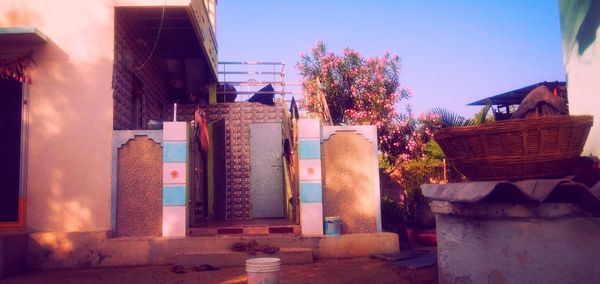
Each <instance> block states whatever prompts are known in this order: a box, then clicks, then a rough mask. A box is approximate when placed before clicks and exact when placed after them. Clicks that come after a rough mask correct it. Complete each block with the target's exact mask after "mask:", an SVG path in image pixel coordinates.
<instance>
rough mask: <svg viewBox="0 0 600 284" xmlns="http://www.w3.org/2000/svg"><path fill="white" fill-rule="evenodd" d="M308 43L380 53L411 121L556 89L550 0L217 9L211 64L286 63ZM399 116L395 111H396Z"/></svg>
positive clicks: (349, 1) (287, 3) (289, 3)
mask: <svg viewBox="0 0 600 284" xmlns="http://www.w3.org/2000/svg"><path fill="white" fill-rule="evenodd" d="M317 40H322V41H323V42H325V44H326V45H327V46H328V49H329V50H331V51H333V52H335V53H338V54H339V53H341V51H342V49H343V48H344V47H350V48H353V49H355V50H358V51H359V52H361V53H362V54H363V55H364V56H381V55H382V54H383V53H384V51H386V50H388V51H390V52H392V53H395V54H398V55H399V56H400V58H401V60H402V65H401V77H400V81H401V87H403V88H408V89H410V90H412V94H413V95H412V97H411V98H410V99H409V100H408V101H403V102H402V105H405V104H406V103H410V104H411V105H412V108H413V110H414V111H415V113H420V112H424V111H427V110H429V109H431V108H433V107H443V108H446V109H448V110H451V111H454V112H456V113H459V114H461V115H463V116H465V117H470V116H471V115H472V114H473V113H475V112H477V111H478V110H479V109H480V107H476V106H466V104H468V103H470V102H473V101H476V100H479V99H482V98H486V97H489V96H493V95H496V94H500V93H503V92H507V91H511V90H514V89H518V88H521V87H525V86H528V85H531V84H534V83H538V82H542V81H557V80H558V81H564V80H565V73H564V67H563V57H562V49H561V48H562V47H561V35H560V24H559V17H558V1H557V0H495V1H492V0H485V1H479V0H453V1H443V0H438V1H434V0H423V1H407V0H390V1H384V0H380V1H364V0H362V1H354V0H337V1H334V0H320V1H317V0H303V1H299V0H219V1H218V6H217V42H218V54H219V61H278V62H284V63H286V73H287V80H286V81H288V82H294V81H295V82H299V81H300V80H301V77H300V76H299V75H298V74H297V71H296V70H294V69H293V68H292V66H293V65H294V64H296V63H297V62H298V60H299V54H300V53H301V52H308V51H309V50H310V49H311V48H312V47H313V46H314V45H315V42H316V41H317ZM399 107H400V108H403V106H399Z"/></svg>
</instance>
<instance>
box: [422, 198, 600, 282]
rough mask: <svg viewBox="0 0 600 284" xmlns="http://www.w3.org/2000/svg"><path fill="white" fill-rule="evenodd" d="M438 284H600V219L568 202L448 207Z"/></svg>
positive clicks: (440, 225)
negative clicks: (599, 236) (589, 215)
mask: <svg viewBox="0 0 600 284" xmlns="http://www.w3.org/2000/svg"><path fill="white" fill-rule="evenodd" d="M432 209H433V211H434V212H435V213H436V224H437V242H438V269H439V273H438V275H439V282H440V283H599V282H600V274H598V271H600V239H598V235H600V219H599V218H598V217H588V215H586V213H585V212H584V213H582V210H581V209H580V208H579V207H577V206H576V205H574V204H570V203H541V204H535V203H533V204H518V203H517V204H514V203H479V204H467V203H452V204H449V203H445V202H441V203H440V202H436V203H434V204H433V206H432Z"/></svg>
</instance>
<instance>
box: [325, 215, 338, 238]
mask: <svg viewBox="0 0 600 284" xmlns="http://www.w3.org/2000/svg"><path fill="white" fill-rule="evenodd" d="M341 224H342V220H341V218H340V217H338V216H332V217H325V235H332V236H339V235H340V233H341V228H340V226H341Z"/></svg>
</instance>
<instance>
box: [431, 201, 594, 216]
mask: <svg viewBox="0 0 600 284" xmlns="http://www.w3.org/2000/svg"><path fill="white" fill-rule="evenodd" d="M430 207H431V210H432V211H433V213H435V214H443V215H460V216H471V217H491V218H559V217H564V216H581V215H586V214H585V211H584V210H583V209H582V208H581V207H579V206H577V205H576V204H572V203H533V204H527V203H476V204H473V203H451V202H445V201H432V202H431V203H430Z"/></svg>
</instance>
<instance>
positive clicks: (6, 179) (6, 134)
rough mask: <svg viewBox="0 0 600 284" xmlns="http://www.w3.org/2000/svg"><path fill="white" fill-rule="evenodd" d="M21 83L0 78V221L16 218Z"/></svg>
mask: <svg viewBox="0 0 600 284" xmlns="http://www.w3.org/2000/svg"><path fill="white" fill-rule="evenodd" d="M22 88H23V86H22V84H21V83H20V82H19V81H16V80H12V79H0V133H2V137H3V138H2V139H0V163H2V167H1V169H2V170H0V180H1V181H2V182H3V185H2V186H0V223H4V222H8V223H12V222H18V221H19V183H20V174H21V121H22V120H21V119H22V107H23V101H22V100H23V89H22Z"/></svg>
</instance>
